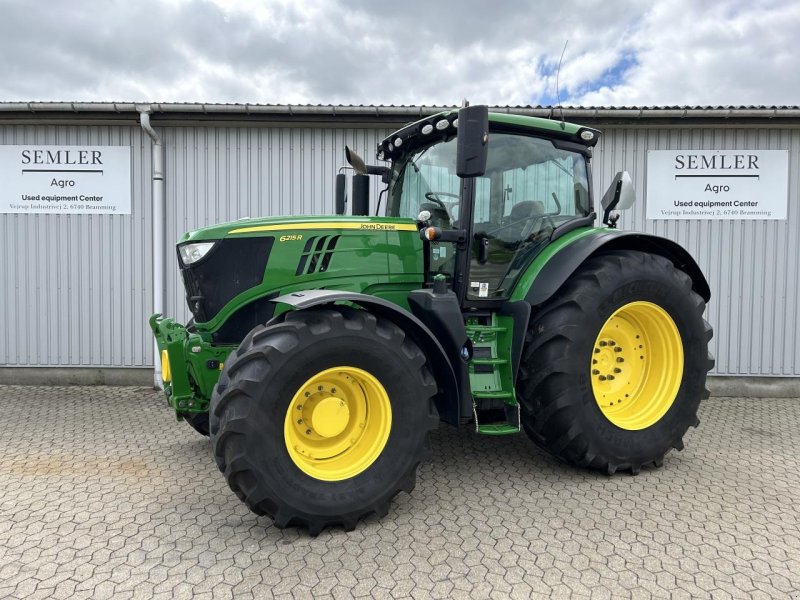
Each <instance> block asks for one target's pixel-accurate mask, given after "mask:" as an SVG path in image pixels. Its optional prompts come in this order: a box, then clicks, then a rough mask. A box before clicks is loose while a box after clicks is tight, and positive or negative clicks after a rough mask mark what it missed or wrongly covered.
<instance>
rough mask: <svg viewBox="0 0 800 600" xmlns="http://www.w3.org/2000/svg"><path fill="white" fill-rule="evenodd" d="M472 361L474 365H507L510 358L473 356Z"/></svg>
mask: <svg viewBox="0 0 800 600" xmlns="http://www.w3.org/2000/svg"><path fill="white" fill-rule="evenodd" d="M470 363H472V364H473V365H506V364H508V360H506V359H505V358H473V359H472V360H471V361H470Z"/></svg>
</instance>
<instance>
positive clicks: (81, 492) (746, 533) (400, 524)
mask: <svg viewBox="0 0 800 600" xmlns="http://www.w3.org/2000/svg"><path fill="white" fill-rule="evenodd" d="M0 411H2V413H1V414H2V415H3V428H2V431H0V452H2V464H1V465H0V490H2V497H0V597H17V598H25V599H31V600H32V599H34V598H49V597H55V598H81V597H85V598H88V597H91V598H97V599H102V598H114V599H115V600H117V599H124V598H149V597H162V598H189V597H194V598H212V597H213V598H215V599H217V598H231V597H236V598H250V597H256V598H262V597H272V596H287V597H289V596H291V595H293V596H295V597H312V596H313V597H315V598H323V597H334V598H339V597H352V596H368V597H369V596H372V597H414V598H421V597H448V598H449V597H453V598H459V597H463V598H467V597H470V598H481V597H498V598H508V597H516V598H529V597H531V596H533V597H539V596H541V597H545V596H549V597H568V596H570V597H588V596H592V597H597V598H625V597H636V598H638V597H650V596H653V597H659V598H661V597H663V598H668V597H676V598H679V597H686V598H689V597H692V598H708V597H713V598H728V597H735V598H741V597H761V598H776V597H778V598H800V501H798V497H800V459H798V448H800V399H774V400H753V399H712V400H709V401H706V402H705V403H704V404H703V406H702V409H701V418H702V421H703V422H702V424H701V426H700V429H697V430H692V431H690V433H689V434H688V436H687V439H686V450H684V451H683V452H681V453H673V454H670V455H669V456H668V457H667V460H666V462H665V466H664V468H662V469H658V470H646V471H643V472H642V473H641V474H640V475H639V476H638V477H632V476H629V475H620V476H614V477H607V476H604V475H599V474H594V473H587V472H583V471H578V470H575V469H571V468H569V467H567V466H564V465H561V464H559V463H557V462H555V461H554V460H553V459H551V458H549V457H548V456H545V455H544V454H542V453H541V452H539V451H538V450H536V449H534V447H533V446H532V445H531V444H530V443H529V442H528V441H527V440H526V439H525V438H524V437H510V438H500V439H498V438H480V437H476V436H475V435H474V434H472V433H471V432H469V431H468V430H466V429H465V430H463V431H455V430H453V429H450V428H445V427H443V428H442V429H440V431H439V432H438V433H437V434H435V435H434V437H433V450H434V452H433V457H432V459H431V460H430V461H429V462H428V463H426V464H425V465H423V466H422V467H421V469H420V473H419V477H418V483H417V489H416V490H415V491H414V493H413V494H412V495H410V496H409V495H406V494H401V495H400V496H399V497H398V498H397V499H396V500H395V502H394V504H393V506H392V510H391V512H390V513H389V515H388V516H387V517H386V518H385V519H383V520H381V521H378V520H376V519H375V518H374V517H373V518H371V519H368V520H367V521H365V522H362V523H361V524H360V525H359V527H358V528H357V529H356V531H354V532H351V533H345V532H344V531H342V530H341V529H333V530H326V531H324V532H323V533H322V534H321V535H320V536H319V537H317V538H310V537H308V536H307V535H306V534H304V533H302V532H300V531H297V530H294V529H290V530H284V531H280V530H277V529H275V528H274V527H273V526H272V525H271V521H270V520H269V519H267V518H264V517H256V516H255V515H253V514H251V513H250V512H248V510H247V509H246V508H245V507H244V506H243V505H242V504H240V503H239V501H238V500H237V499H236V497H235V496H234V495H233V493H232V492H231V491H230V490H229V489H228V488H227V486H226V484H225V482H224V480H223V477H222V475H221V474H220V473H219V472H217V470H216V467H215V466H214V464H213V462H212V459H211V457H210V452H209V447H208V441H207V440H206V439H205V438H202V437H200V436H199V435H198V434H196V433H195V432H194V431H192V430H191V429H190V428H189V427H188V426H187V425H186V424H185V423H177V422H175V420H174V418H173V417H172V416H171V414H170V412H169V410H168V409H167V407H166V406H165V405H164V403H163V401H162V399H161V395H160V394H159V393H156V392H154V391H152V390H148V389H142V388H110V387H105V388H104V387H62V388H45V387H14V386H10V387H0Z"/></svg>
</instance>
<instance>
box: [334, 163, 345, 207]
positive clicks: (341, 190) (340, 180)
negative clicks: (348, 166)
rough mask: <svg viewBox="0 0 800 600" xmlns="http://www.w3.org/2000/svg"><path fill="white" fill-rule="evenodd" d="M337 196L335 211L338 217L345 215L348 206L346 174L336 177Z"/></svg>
mask: <svg viewBox="0 0 800 600" xmlns="http://www.w3.org/2000/svg"><path fill="white" fill-rule="evenodd" d="M335 194H336V195H335V204H334V210H335V211H336V214H337V215H343V214H344V211H345V205H346V204H347V176H346V175H345V174H344V173H338V174H337V175H336V192H335Z"/></svg>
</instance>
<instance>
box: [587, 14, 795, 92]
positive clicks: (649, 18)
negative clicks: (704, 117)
mask: <svg viewBox="0 0 800 600" xmlns="http://www.w3.org/2000/svg"><path fill="white" fill-rule="evenodd" d="M798 30H800V4H797V3H793V2H787V3H775V2H771V3H764V2H753V3H730V2H728V3H722V2H710V3H699V2H691V1H688V0H683V1H680V2H661V3H658V4H655V5H654V7H653V9H652V10H650V11H649V12H648V13H647V14H646V15H645V16H644V18H643V19H642V21H641V23H640V24H639V26H638V27H637V30H636V31H635V32H633V33H632V35H631V37H630V39H629V40H628V41H627V42H625V43H624V46H623V48H624V49H625V50H626V51H628V52H630V53H632V54H633V55H635V57H636V62H637V64H636V65H635V66H633V67H631V68H630V69H629V70H628V72H627V73H626V74H625V75H624V77H623V78H622V81H621V82H619V83H618V84H617V85H611V86H605V87H600V88H598V89H595V90H591V91H588V92H586V93H584V94H582V95H580V96H578V97H576V98H575V99H574V100H575V102H576V103H578V104H584V105H617V106H619V105H682V104H689V105H705V104H708V105H723V104H728V105H730V104H733V105H738V104H743V105H746V104H768V105H769V104H798V103H800V78H798V77H797V76H796V75H795V73H796V72H797V69H798V67H800V61H799V60H798V56H800V54H798V52H797V51H796V44H797V32H798Z"/></svg>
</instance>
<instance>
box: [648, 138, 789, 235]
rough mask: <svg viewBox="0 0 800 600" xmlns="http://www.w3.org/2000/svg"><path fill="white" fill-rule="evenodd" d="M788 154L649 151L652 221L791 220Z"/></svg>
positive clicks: (757, 151) (773, 152)
mask: <svg viewBox="0 0 800 600" xmlns="http://www.w3.org/2000/svg"><path fill="white" fill-rule="evenodd" d="M788 199H789V151H788V150H648V152H647V197H646V202H647V218H648V219H785V218H786V209H787V204H788Z"/></svg>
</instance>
